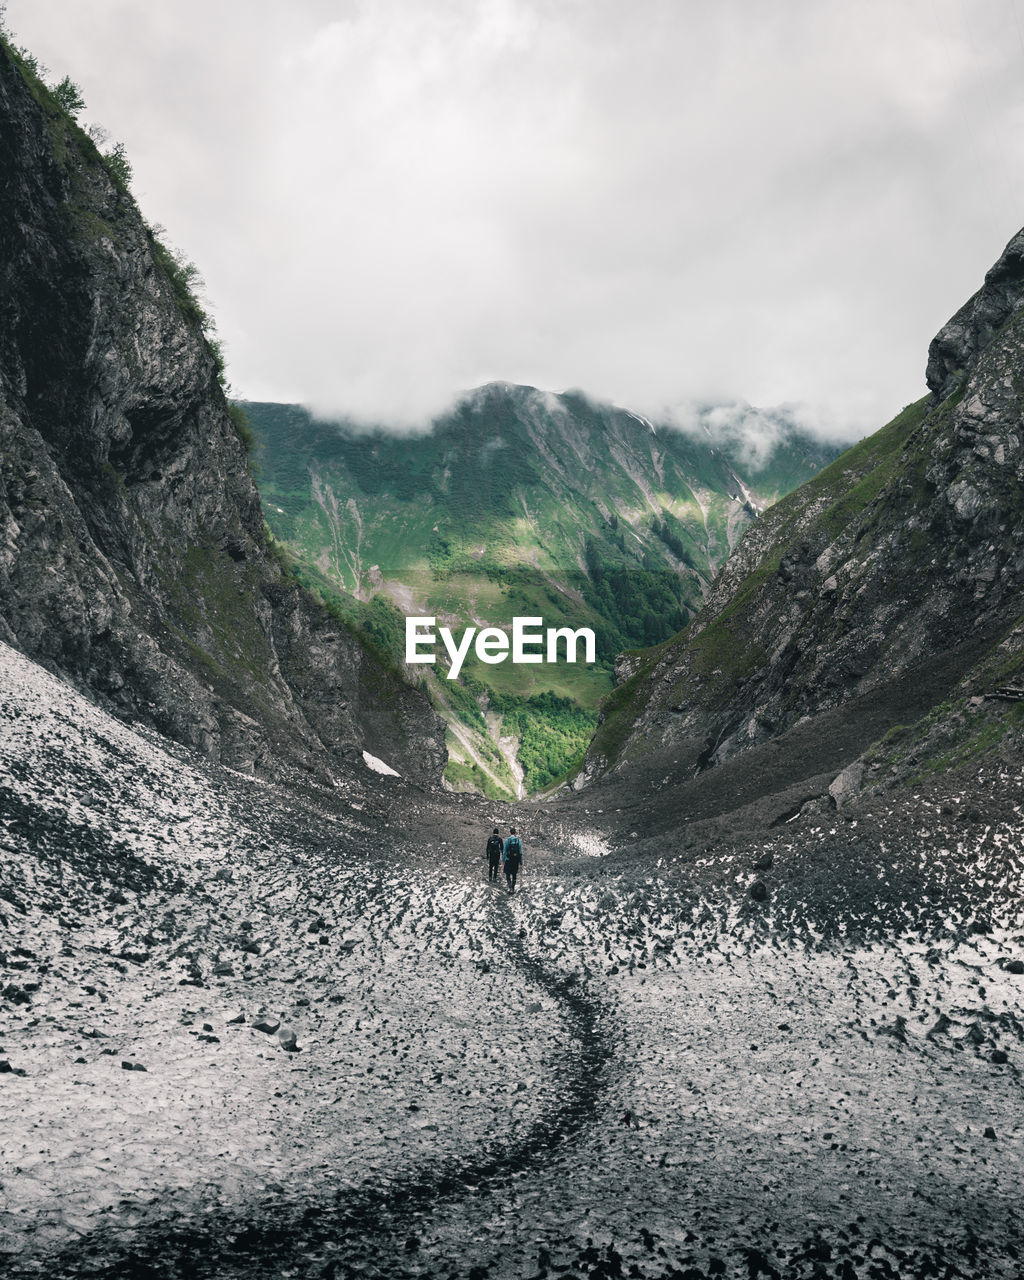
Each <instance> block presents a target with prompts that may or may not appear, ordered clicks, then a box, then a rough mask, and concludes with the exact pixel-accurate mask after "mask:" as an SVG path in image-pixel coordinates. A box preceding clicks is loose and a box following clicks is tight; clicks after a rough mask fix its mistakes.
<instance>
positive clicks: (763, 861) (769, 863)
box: [754, 853, 775, 871]
mask: <svg viewBox="0 0 1024 1280" xmlns="http://www.w3.org/2000/svg"><path fill="white" fill-rule="evenodd" d="M774 865H775V855H774V854H772V853H762V854H761V856H760V858H758V860H757V861H756V862H755V863H754V870H755V871H771V869H772V867H773V866H774Z"/></svg>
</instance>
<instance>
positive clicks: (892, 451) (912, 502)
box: [582, 232, 1024, 789]
mask: <svg viewBox="0 0 1024 1280" xmlns="http://www.w3.org/2000/svg"><path fill="white" fill-rule="evenodd" d="M1022 255H1024V232H1022V233H1020V234H1018V235H1017V236H1015V237H1014V239H1013V240H1012V241H1011V242H1010V244H1009V245H1008V246H1007V248H1006V250H1005V251H1004V253H1003V254H1002V256H1001V257H1000V259H999V261H998V262H997V263H996V265H995V266H994V267H993V268H992V270H991V271H990V272H989V273H988V275H987V276H986V279H985V283H984V285H983V287H982V288H981V289H980V290H979V292H978V293H977V294H976V295H975V296H974V297H973V298H972V299H971V300H970V301H969V302H968V303H967V304H966V306H964V307H963V308H962V309H961V310H960V311H958V312H957V314H956V315H955V316H954V317H953V318H952V319H951V320H950V321H949V323H948V324H947V325H946V326H945V327H944V328H943V329H942V330H941V332H940V333H939V334H938V335H937V337H936V338H935V340H934V341H933V343H932V344H931V349H930V353H929V360H928V374H927V376H928V385H929V387H930V389H931V390H930V394H929V395H928V396H926V397H925V398H924V399H922V400H921V401H919V402H918V403H916V404H912V405H909V406H907V408H905V409H904V410H903V411H902V413H900V414H899V415H898V416H897V417H896V418H895V419H894V420H893V421H892V422H891V423H889V425H888V426H886V427H884V428H883V429H882V430H881V431H880V432H878V433H877V434H876V435H874V436H871V437H869V438H868V439H867V440H865V441H862V442H861V443H860V444H859V445H857V446H855V447H854V448H852V449H850V450H849V451H848V452H847V453H845V454H843V455H842V457H840V458H839V459H838V460H837V461H836V462H834V463H833V464H832V465H831V466H830V467H828V468H826V470H824V471H823V472H822V473H821V474H820V475H818V476H816V477H815V478H814V479H812V480H810V481H809V482H808V483H807V484H805V485H804V486H802V487H801V488H800V489H798V490H796V491H795V492H794V493H792V494H790V495H789V496H788V497H787V498H785V499H783V500H782V501H781V502H780V503H778V504H777V505H776V506H775V507H773V508H772V509H771V510H770V511H768V512H767V513H766V514H765V515H764V517H763V518H762V519H761V520H759V521H758V522H757V523H756V524H755V525H754V526H753V527H752V528H751V529H750V530H749V531H748V533H747V534H746V536H745V538H744V540H743V542H742V543H741V545H740V546H739V548H738V549H737V551H736V553H735V554H734V556H733V557H732V559H731V560H730V561H729V562H728V564H727V565H726V566H725V568H724V569H723V571H722V573H721V575H720V576H719V578H718V579H717V581H716V583H715V584H714V586H713V588H712V590H711V592H710V593H709V596H708V599H707V601H706V604H705V606H704V608H703V609H702V611H701V613H700V614H699V615H698V616H697V617H696V618H695V619H694V620H693V621H692V622H691V623H690V624H689V626H688V627H687V628H686V629H685V630H684V631H683V632H682V633H681V634H680V636H679V637H678V638H677V639H674V640H673V641H671V642H669V643H668V644H666V645H663V646H661V647H660V648H659V649H656V650H653V651H652V652H651V653H649V654H648V655H646V656H644V657H643V658H642V659H638V660H636V661H635V662H634V663H633V665H632V668H631V670H630V671H629V675H630V678H629V679H628V680H627V681H626V682H625V683H623V684H622V685H621V686H620V688H619V689H617V690H616V693H615V695H614V696H613V698H612V700H611V703H610V705H609V707H608V710H607V714H606V718H605V721H604V723H603V724H602V726H601V727H600V729H599V731H598V733H597V735H596V737H595V740H594V742H593V743H592V745H591V748H590V750H589V753H588V758H587V762H586V765H585V769H584V772H583V775H582V776H583V778H584V779H591V778H593V777H595V776H597V775H600V774H602V773H606V772H607V771H609V770H612V771H623V770H625V771H628V770H629V769H630V768H633V769H639V770H641V772H643V771H644V770H645V769H646V770H649V771H650V772H651V776H652V777H653V776H654V775H655V774H658V773H662V772H663V773H664V778H663V781H664V782H665V783H667V782H669V781H670V779H675V780H677V781H678V780H679V779H685V778H692V777H693V776H694V775H695V774H696V773H700V772H701V771H704V770H706V769H708V768H709V767H711V766H718V765H721V764H723V763H724V762H727V761H730V760H733V759H734V758H736V757H737V756H739V755H740V754H741V753H745V752H749V751H750V750H751V749H755V750H756V749H759V748H760V749H762V752H763V750H764V748H765V747H766V746H770V745H771V744H776V745H775V747H774V748H773V749H774V750H775V753H776V755H779V753H780V752H782V753H783V754H784V752H785V748H786V743H787V741H792V740H793V731H794V727H796V732H797V733H798V734H801V735H802V737H803V741H802V745H801V747H800V749H799V751H798V752H794V753H791V754H792V759H790V760H788V770H789V771H788V781H789V782H791V783H795V782H798V781H799V778H800V776H801V772H800V771H801V770H803V771H804V772H805V773H806V774H807V775H808V776H809V775H810V774H813V773H815V772H816V770H817V769H820V768H823V767H824V768H830V769H832V770H833V772H838V769H839V768H841V766H842V764H843V763H847V764H848V763H849V762H850V761H851V760H854V759H855V758H856V757H858V756H859V755H860V754H861V753H862V752H863V751H864V750H865V748H867V747H868V746H869V744H870V743H872V742H873V741H874V740H875V739H876V738H880V737H882V736H883V735H884V734H885V731H886V730H890V731H891V732H890V733H889V735H888V738H887V740H886V741H885V742H883V743H882V744H881V745H880V746H879V747H878V748H877V749H876V751H875V752H874V754H873V756H872V758H871V759H870V760H869V761H868V762H867V763H868V764H870V766H871V768H872V770H873V771H874V772H875V773H876V774H879V775H880V777H879V780H882V779H885V780H893V779H898V778H907V777H912V776H914V775H915V773H916V772H920V771H921V770H927V769H938V768H943V767H945V766H946V765H947V764H949V763H954V762H957V761H962V760H963V759H965V758H966V757H969V756H970V755H971V754H972V753H977V752H980V751H984V750H986V749H988V748H990V747H993V746H995V745H997V744H998V743H999V742H1001V741H1004V740H1005V738H1006V730H1007V728H1009V727H1015V726H1017V725H1018V721H1019V712H1020V709H1019V708H1018V707H1017V706H1016V705H1013V706H1012V707H1010V709H1009V710H1008V705H1009V704H1008V703H1007V702H1006V701H1002V700H1000V697H1001V695H1000V694H999V691H1000V690H1002V689H1005V688H1006V687H1007V686H1008V685H1010V686H1012V685H1013V684H1014V682H1015V681H1016V680H1017V678H1018V674H1019V671H1020V667H1021V665H1022V663H1024V630H1022V629H1021V628H1020V627H1019V626H1018V625H1017V624H1018V623H1019V622H1020V620H1021V604H1020V590H1021V580H1022V575H1024V523H1022V520H1021V516H1022V498H1021V494H1022V492H1024V490H1022V482H1024V448H1022V445H1024V428H1022V423H1021V399H1020V395H1021V379H1022V376H1024V316H1022V314H1021V307H1022V304H1024V270H1022ZM837 709H841V714H840V713H839V712H838V711H837ZM816 718H820V721H818V720H816ZM816 723H818V724H819V725H820V727H819V729H818V730H816V729H815V725H816ZM837 735H838V736H837ZM823 752H824V754H825V755H827V756H829V759H828V760H827V761H826V762H825V763H824V764H823V763H822V753H823ZM779 758H781V755H779ZM862 763H863V762H862ZM860 775H861V771H860V770H859V769H858V770H855V776H854V777H853V779H852V781H853V784H854V785H856V784H857V780H858V778H859V777H860ZM868 777H869V778H870V777H871V774H869V775H868ZM755 789H756V788H755Z"/></svg>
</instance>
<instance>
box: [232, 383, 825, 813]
mask: <svg viewBox="0 0 1024 1280" xmlns="http://www.w3.org/2000/svg"><path fill="white" fill-rule="evenodd" d="M245 409H246V412H247V414H248V417H249V421H250V423H251V425H252V427H253V429H254V431H255V433H256V436H257V438H258V441H259V446H258V462H259V483H260V488H261V491H262V494H263V499H264V506H265V510H266V513H267V519H268V521H269V523H270V526H271V529H272V531H273V534H274V536H275V538H277V539H278V540H279V541H280V543H281V544H283V546H284V547H285V548H286V549H287V550H288V552H290V553H291V554H293V555H294V556H295V557H296V558H297V560H298V561H299V562H300V564H301V566H302V568H301V570H300V574H301V576H303V577H304V578H305V579H306V581H307V582H308V583H309V585H311V586H313V587H315V588H316V589H318V590H319V591H320V592H321V593H322V594H324V595H325V596H327V597H329V598H333V599H334V600H335V603H336V604H337V605H338V607H339V608H340V609H341V610H342V612H343V613H347V615H348V616H349V617H353V618H357V619H358V620H360V621H361V623H362V625H363V626H364V627H365V628H368V629H369V631H370V632H371V633H372V634H373V635H375V637H376V638H377V640H378V641H379V643H380V644H381V647H382V648H383V649H385V650H386V651H388V652H390V654H391V655H392V657H393V658H394V659H395V660H396V661H401V658H402V653H403V650H402V645H401V640H402V634H403V633H402V625H403V624H402V615H405V616H436V617H438V619H439V621H440V622H441V623H442V624H446V625H450V626H451V627H452V628H453V630H454V629H461V628H462V627H463V626H465V625H467V624H471V625H476V626H484V625H492V626H498V627H502V628H507V627H508V626H509V624H510V621H511V619H512V618H513V617H515V616H526V617H531V616H532V617H541V618H543V619H544V625H545V626H550V627H560V626H571V627H573V628H578V627H581V626H586V627H590V628H592V629H593V630H594V632H595V634H596V638H597V657H598V662H597V664H596V665H595V666H592V667H588V666H584V665H582V664H579V665H576V666H572V665H569V664H567V663H565V662H561V663H559V664H558V665H557V666H555V665H550V666H549V665H546V664H544V665H538V666H524V665H518V666H515V665H512V664H511V663H508V662H506V663H504V664H502V665H495V666H484V665H483V664H481V663H479V662H478V661H476V660H475V658H472V657H471V658H470V659H469V660H467V663H466V666H465V668H464V670H463V676H462V678H461V680H460V682H459V683H458V684H456V683H455V682H451V681H447V680H444V679H440V680H439V679H437V678H436V677H437V676H438V675H442V676H443V672H441V671H440V670H438V671H435V672H433V673H428V675H427V677H426V679H427V683H428V685H429V686H430V687H431V689H432V693H433V697H434V700H435V705H437V706H438V708H439V709H440V710H441V712H442V714H444V715H445V717H446V719H447V720H448V722H449V750H450V753H451V755H452V763H451V764H450V766H449V771H448V778H449V782H450V783H453V784H455V785H465V786H475V787H478V788H482V789H490V790H492V791H498V790H503V791H506V792H512V793H514V792H515V791H517V790H522V789H523V788H522V787H521V786H520V783H521V782H522V783H523V784H524V786H525V789H527V790H536V789H538V788H540V787H543V786H545V785H548V784H549V783H551V782H552V781H554V780H555V779H556V778H557V777H559V776H560V775H562V774H564V773H566V772H567V771H569V770H570V769H572V768H573V767H574V766H575V764H576V763H577V762H578V760H579V758H580V757H581V755H582V752H583V749H584V747H585V745H586V742H587V740H588V738H589V736H590V733H591V732H592V730H593V728H594V727H595V726H596V722H597V708H598V705H599V703H600V701H601V700H602V698H603V697H605V696H606V695H607V694H608V693H609V692H610V690H611V687H612V665H613V662H614V659H615V655H616V654H617V653H619V652H621V651H623V650H628V649H636V648H641V647H645V646H649V645H653V644H658V643H660V642H662V641H664V640H666V639H668V638H669V637H670V636H671V635H673V634H674V633H675V632H677V631H678V630H679V629H680V627H682V626H683V625H684V624H685V623H686V621H687V620H688V619H689V618H690V617H691V616H692V615H693V613H694V612H695V610H696V609H697V608H699V606H700V604H701V602H702V600H703V597H704V595H705V593H706V592H707V590H708V588H709V586H710V584H711V582H712V581H713V579H714V577H715V575H716V573H717V572H718V570H719V569H720V567H721V565H722V564H723V562H724V561H725V560H726V558H727V557H728V556H729V554H730V552H731V550H732V549H733V547H734V546H735V545H736V543H737V542H738V541H739V538H740V537H741V536H742V534H743V532H744V531H745V529H746V528H747V527H748V526H749V524H750V523H751V521H752V520H753V519H754V517H755V515H756V513H757V512H758V511H760V510H762V509H763V508H764V507H766V506H768V505H770V504H771V503H772V502H774V501H775V500H776V499H777V498H778V496H779V495H780V494H781V493H783V492H786V491H788V490H789V489H791V488H792V487H793V486H794V485H796V484H798V483H800V482H801V481H803V480H805V479H806V478H807V477H808V476H810V475H813V474H814V473H815V472H816V471H818V470H819V469H820V468H821V467H822V466H823V465H825V464H826V463H827V462H828V461H830V460H831V458H833V457H835V456H836V453H837V450H836V449H835V448H833V447H830V446H828V445H823V444H821V443H818V442H815V441H814V440H812V439H810V438H809V437H808V436H806V435H804V434H801V433H800V432H798V431H797V430H796V429H795V428H793V427H792V425H791V424H788V423H787V422H785V420H784V419H782V418H777V419H775V420H774V421H771V422H769V426H770V428H771V440H770V441H769V442H768V443H766V444H765V445H764V447H762V448H760V449H759V450H754V449H753V448H752V447H751V444H750V442H749V440H748V438H747V436H746V435H745V434H744V433H743V432H742V430H740V429H739V428H738V427H735V426H733V427H730V428H728V429H724V428H721V427H718V425H717V422H716V420H715V417H714V410H713V409H712V408H710V407H709V408H708V410H706V411H705V416H704V420H703V422H701V421H698V422H697V424H696V430H694V431H692V432H683V431H680V430H677V429H674V428H671V427H668V426H664V425H660V424H659V425H655V424H652V423H650V422H648V421H647V420H646V419H644V418H642V417H640V416H638V415H636V414H633V413H630V412H628V411H626V410H623V409H617V408H614V407H612V406H610V405H607V404H600V403H595V402H593V401H591V400H588V399H587V398H586V397H585V396H583V395H581V394H578V393H571V394H566V395H558V396H556V395H551V394H549V393H545V392H541V391H538V390H536V389H534V388H531V387H520V386H510V385H507V384H491V385H489V386H486V387H482V388H480V389H479V390H477V391H476V392H474V393H472V394H470V395H468V396H466V397H465V398H464V399H463V400H462V401H461V402H460V403H459V404H458V405H457V406H456V407H455V409H454V410H453V411H452V412H451V413H450V414H448V415H447V416H445V417H444V418H442V419H440V420H439V421H437V422H435V423H433V424H432V425H431V428H430V430H429V431H426V432H424V433H423V434H420V435H415V436H404V437H398V436H395V435H394V434H387V433H385V432H383V431H376V432H366V431H359V430H357V429H356V428H355V427H353V426H352V425H351V424H346V423H329V422H322V421H317V420H315V419H314V418H312V417H311V415H310V414H309V413H308V412H307V411H306V410H304V409H302V408H300V407H298V406H294V405H277V404H266V403H246V405H245ZM356 602H361V603H359V604H357V603H356ZM371 602H372V603H371ZM388 603H390V605H392V606H393V608H394V611H395V612H394V613H392V614H391V615H390V617H389V610H388V607H387V604H388ZM522 770H525V775H526V776H525V778H522V777H521V771H522Z"/></svg>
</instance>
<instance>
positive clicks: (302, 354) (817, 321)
mask: <svg viewBox="0 0 1024 1280" xmlns="http://www.w3.org/2000/svg"><path fill="white" fill-rule="evenodd" d="M7 23H8V26H9V27H10V28H11V29H12V30H13V32H14V34H15V36H16V38H17V40H18V41H19V42H20V43H22V44H24V45H25V46H27V47H28V48H29V49H30V50H31V51H32V52H34V53H35V54H36V55H37V56H38V57H39V58H40V59H41V60H42V61H43V62H44V63H45V64H46V66H47V67H48V68H49V70H50V73H51V76H50V78H51V81H52V80H55V79H58V78H59V77H60V76H62V75H64V74H70V75H71V77H72V78H73V79H74V80H76V81H77V82H78V83H79V85H80V86H81V88H82V91H83V94H84V96H85V100H86V110H85V112H84V113H83V116H82V119H83V120H84V121H86V122H96V123H99V124H102V125H103V126H105V127H106V129H107V130H108V131H109V133H110V135H111V139H112V140H119V141H123V142H124V143H125V145H126V147H127V149H128V155H129V158H130V160H131V163H132V165H133V167H134V172H135V179H134V187H133V189H134V191H135V194H136V196H137V198H138V201H139V203H140V205H141V207H142V210H143V213H144V214H145V215H146V217H147V218H148V219H149V220H150V221H151V222H157V223H161V224H162V225H163V226H164V227H165V228H166V229H167V237H168V239H169V240H170V242H171V243H172V244H173V245H174V246H176V247H178V248H179V249H181V250H182V251H183V252H184V253H185V254H186V255H187V256H188V257H190V258H191V259H193V260H194V261H195V262H196V264H197V265H198V267H199V269H200V271H201V272H202V275H203V276H204V278H205V280H206V283H207V295H208V298H209V302H210V304H211V309H212V311H213V312H214V314H215V316H216V319H217V322H218V326H219V329H220V333H221V336H222V337H223V339H224V342H225V346H226V352H227V357H228V366H229V376H230V378H231V382H232V384H233V387H234V390H235V392H236V394H238V395H240V396H244V397H247V398H249V399H276V400H289V401H302V402H304V403H307V404H311V405H313V406H314V407H316V408H319V409H321V410H329V411H334V412H340V413H346V414H355V415H361V416H363V417H366V418H369V419H379V420H389V421H390V420H394V421H406V422H408V421H410V420H415V419H417V418H422V417H424V416H427V415H429V414H431V413H433V412H434V411H436V410H438V409H439V408H440V407H442V406H443V405H444V404H445V403H446V402H447V401H449V400H450V399H451V397H452V396H453V395H454V394H455V393H456V392H457V391H459V390H460V389H464V388H469V387H472V386H475V385H478V384H480V383H482V382H485V381H488V380H491V379H505V380H509V381H514V382H528V383H532V384H534V385H537V386H540V387H544V388H547V389H552V390H563V389H566V388H570V387H579V388H582V389H583V390H585V391H588V392H590V393H591V394H593V395H595V396H600V397H605V398H608V399H613V400H615V401H617V402H618V403H620V404H624V405H626V406H628V407H631V408H635V409H638V410H640V411H641V412H644V413H647V414H648V415H653V414H658V413H659V412H660V411H661V410H662V409H663V408H664V407H666V406H668V405H671V404H674V403H676V402H680V401H685V400H687V399H690V398H694V397H696V398H702V397H706V398H726V399H733V398H741V399H745V400H747V401H750V402H751V403H754V404H759V405H774V404H779V403H783V402H795V403H800V404H802V405H804V406H807V408H806V409H805V412H809V413H810V414H811V415H812V419H813V420H815V421H819V422H821V423H823V424H827V425H831V426H834V427H837V428H839V429H841V430H842V431H843V432H844V433H845V434H846V435H847V436H850V435H855V434H862V433H863V432H864V431H866V430H870V429H873V428H875V427H877V426H880V425H882V424H883V423H884V422H885V421H887V420H888V419H889V418H890V417H891V416H892V415H893V413H894V412H895V411H896V410H898V409H900V408H901V407H902V406H903V405H904V404H905V403H907V402H908V401H910V400H913V399H916V398H917V397H918V396H920V395H921V394H923V392H924V374H923V370H924V363H925V357H926V349H927V344H928V342H929V340H930V339H931V337H932V336H933V334H934V332H935V331H936V329H937V328H938V327H939V325H941V324H942V323H943V322H944V321H945V320H946V319H947V318H948V316H949V315H951V314H952V312H953V311H955V310H956V309H957V308H958V307H959V306H960V305H961V303H963V302H964V301H965V300H966V299H967V298H968V296H969V295H970V294H971V293H972V292H973V291H974V290H975V289H976V288H977V287H978V286H979V285H980V283H981V279H982V276H983V274H984V272H985V270H986V269H987V268H988V267H989V266H990V265H991V263H992V262H993V261H994V260H995V258H996V257H997V256H998V254H999V252H1000V251H1001V249H1002V247H1003V245H1004V243H1005V242H1006V241H1007V240H1008V239H1009V238H1010V236H1011V235H1012V234H1013V233H1014V232H1015V231H1017V229H1018V228H1019V227H1020V225H1021V224H1022V223H1024V163H1022V162H1024V0H985V2H984V3H979V2H978V0H832V2H831V3H830V2H829V0H742V2H741V0H714V2H713V3H712V2H711V0H347V2H343V0H335V2H331V0H289V3H287V4H285V3H282V2H281V0H175V3H174V4H173V5H171V4H148V3H144V0H9V2H8V4H7Z"/></svg>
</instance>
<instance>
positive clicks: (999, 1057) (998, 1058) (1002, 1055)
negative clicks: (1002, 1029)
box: [992, 1049, 1010, 1067]
mask: <svg viewBox="0 0 1024 1280" xmlns="http://www.w3.org/2000/svg"><path fill="white" fill-rule="evenodd" d="M992 1061H993V1062H994V1063H995V1064H996V1066H997V1067H1001V1066H1003V1065H1004V1064H1005V1063H1007V1062H1009V1061H1010V1059H1009V1055H1008V1054H1007V1053H1006V1050H1005V1049H993V1050H992Z"/></svg>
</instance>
